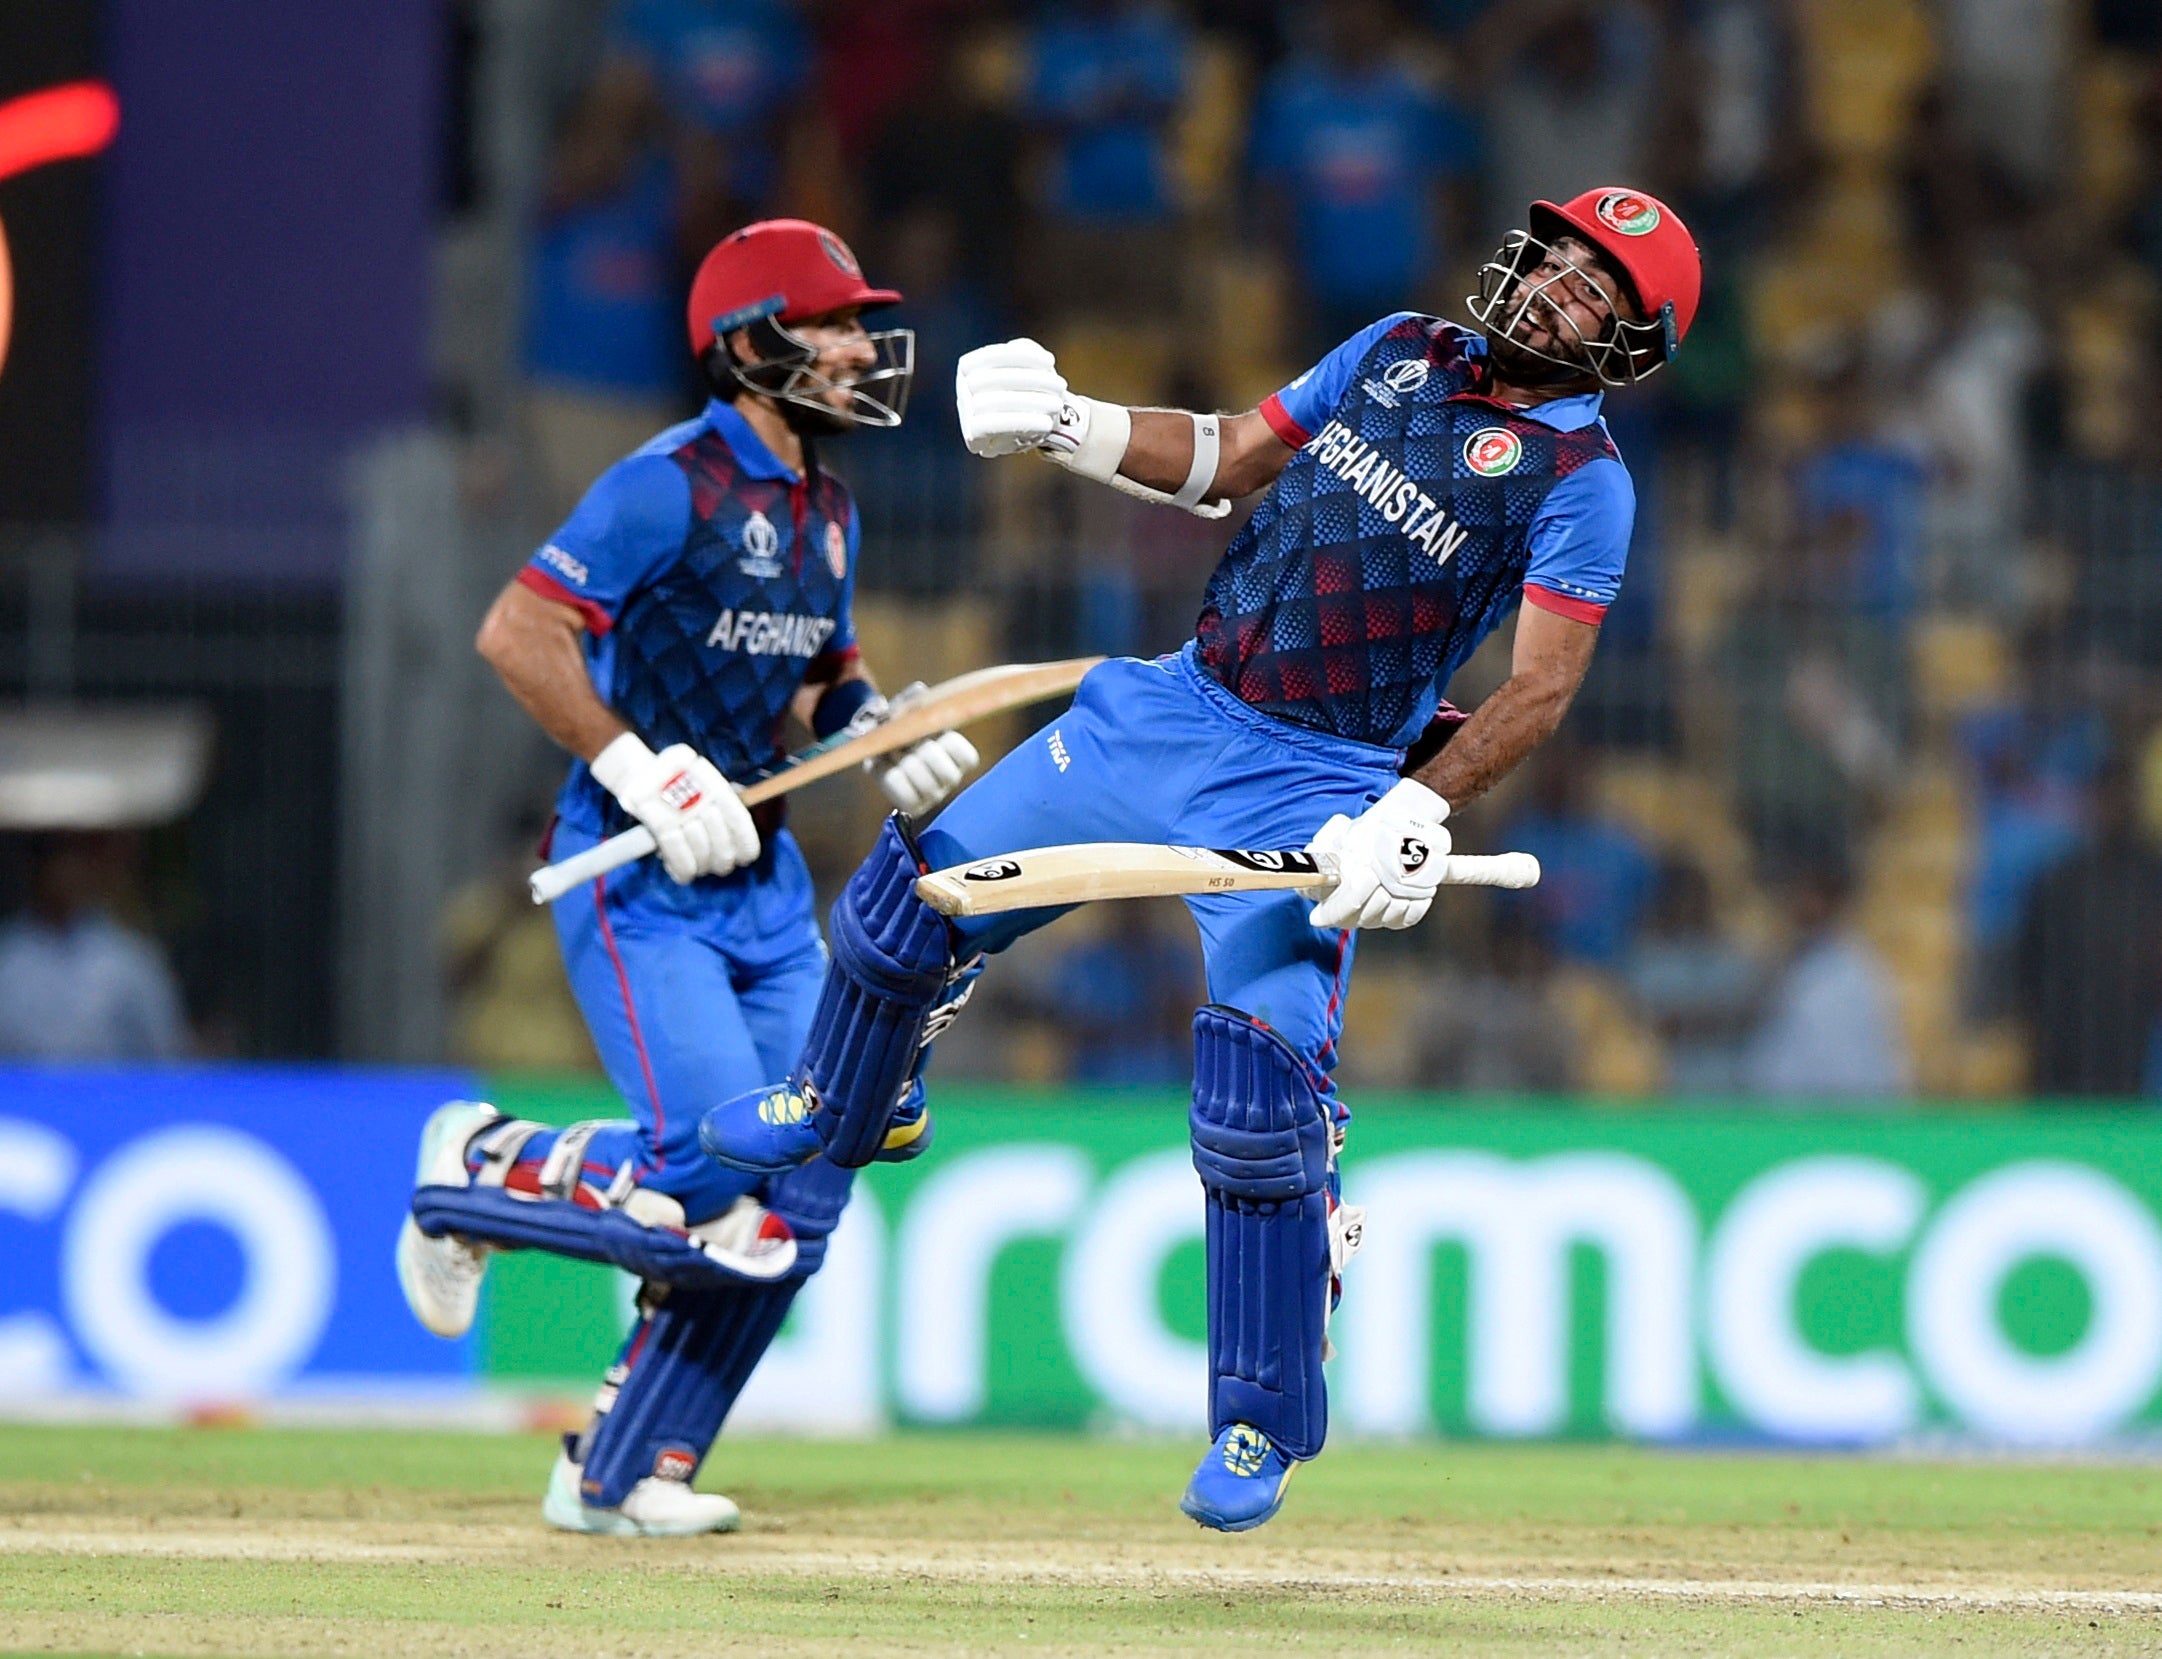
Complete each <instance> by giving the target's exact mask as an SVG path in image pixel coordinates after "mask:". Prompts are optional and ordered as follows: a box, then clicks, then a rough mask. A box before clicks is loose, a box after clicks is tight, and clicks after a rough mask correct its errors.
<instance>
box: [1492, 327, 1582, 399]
mask: <svg viewBox="0 0 2162 1659" xmlns="http://www.w3.org/2000/svg"><path fill="white" fill-rule="evenodd" d="M1486 350H1487V357H1488V359H1489V360H1490V361H1491V362H1492V363H1493V365H1494V371H1495V372H1496V373H1497V374H1499V375H1500V376H1501V378H1502V379H1504V380H1506V381H1507V382H1508V383H1509V384H1510V385H1512V386H1522V387H1524V388H1525V389H1526V390H1527V391H1542V392H1547V391H1560V390H1564V389H1567V388H1573V387H1576V386H1579V385H1583V386H1596V385H1598V384H1599V377H1598V376H1597V375H1596V374H1594V373H1593V372H1592V370H1591V366H1590V365H1589V364H1588V363H1581V362H1578V363H1565V362H1562V361H1560V360H1558V359H1556V358H1553V357H1547V356H1543V355H1541V354H1540V353H1538V352H1535V351H1533V350H1532V349H1531V348H1530V347H1529V346H1526V345H1522V344H1520V343H1519V342H1518V341H1516V340H1513V339H1511V338H1510V337H1509V336H1508V335H1506V334H1501V333H1497V332H1495V331H1494V330H1491V329H1490V330H1488V331H1487V334H1486Z"/></svg>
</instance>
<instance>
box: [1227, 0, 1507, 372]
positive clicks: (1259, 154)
mask: <svg viewBox="0 0 2162 1659" xmlns="http://www.w3.org/2000/svg"><path fill="white" fill-rule="evenodd" d="M1323 16H1324V20H1325V32H1324V49H1323V50H1322V51H1320V52H1318V53H1317V52H1307V53H1301V54H1299V55H1298V56H1295V57H1293V58H1291V59H1290V60H1288V61H1287V62H1285V63H1284V64H1283V65H1282V66H1281V67H1280V68H1279V69H1278V70H1277V71H1276V73H1275V74H1274V75H1272V76H1270V78H1269V80H1268V82H1267V83H1266V84H1265V85H1264V86H1263V88H1262V90H1261V96H1260V98H1259V101H1258V103H1257V105H1256V108H1255V111H1254V123H1253V137H1252V141H1251V148H1250V156H1249V162H1250V166H1251V168H1252V172H1253V175H1254V179H1255V182H1256V183H1257V184H1258V185H1259V186H1260V188H1261V190H1262V192H1263V194H1264V197H1265V199H1266V202H1267V205H1268V207H1269V209H1270V212H1269V218H1270V220H1271V229H1272V230H1273V231H1275V232H1276V234H1277V235H1278V237H1279V239H1280V240H1281V241H1282V242H1283V243H1284V244H1285V249H1284V251H1285V254H1286V257H1287V260H1288V262H1289V264H1290V265H1291V268H1292V269H1293V270H1294V271H1295V272H1296V273H1297V275H1298V278H1299V283H1300V287H1301V288H1302V290H1303V294H1302V298H1303V299H1304V301H1305V304H1304V307H1303V311H1304V317H1305V321H1306V323H1307V325H1308V327H1309V328H1310V330H1311V331H1312V335H1313V339H1314V341H1315V342H1317V343H1318V344H1317V348H1316V349H1326V347H1327V346H1329V345H1332V344H1334V343H1335V342H1336V341H1338V340H1341V339H1343V338H1345V337H1346V336H1348V335H1351V334H1354V333H1356V332H1358V330H1359V329H1360V328H1362V327H1364V326H1365V325H1366V324H1367V323H1369V322H1371V321H1373V320H1374V318H1376V317H1378V316H1383V315H1386V314H1387V313H1389V312H1391V311H1394V310H1398V309H1400V308H1402V307H1404V306H1407V305H1410V304H1413V303H1414V302H1415V301H1416V299H1417V298H1418V297H1419V290H1420V289H1421V288H1422V287H1423V286H1424V285H1425V284H1426V283H1427V282H1429V281H1430V280H1431V279H1432V278H1434V277H1435V276H1437V275H1438V274H1439V267H1440V266H1441V265H1442V263H1443V262H1444V261H1445V260H1446V259H1447V257H1448V254H1449V249H1450V245H1451V243H1452V242H1453V240H1454V233H1455V231H1456V230H1457V229H1458V227H1459V226H1460V225H1461V224H1462V223H1463V217H1464V207H1465V199H1464V198H1465V190H1466V185H1467V181H1468V180H1469V178H1470V175H1471V173H1472V170H1473V168H1474V167H1475V166H1476V164H1477V161H1478V141H1477V135H1476V133H1475V132H1474V130H1473V128H1472V126H1471V123H1470V122H1469V121H1468V120H1467V119H1466V118H1465V117H1464V115H1463V114H1462V113H1460V112H1459V111H1458V110H1457V109H1456V108H1455V107H1454V106H1453V105H1452V104H1450V103H1449V102H1448V101H1447V100H1446V99H1444V98H1442V97H1441V96H1440V95H1439V94H1437V93H1436V92H1435V91H1434V90H1433V89H1432V88H1431V87H1430V86H1428V85H1427V84H1426V83H1425V82H1424V81H1423V80H1422V79H1421V78H1420V77H1419V76H1418V75H1417V74H1416V73H1414V72H1413V71H1412V70H1411V69H1410V68H1409V67H1407V66H1406V65H1405V64H1403V63H1402V62H1400V61H1399V60H1398V59H1397V57H1396V56H1395V54H1394V53H1393V52H1392V50H1391V46H1392V43H1393V41H1394V39H1395V36H1396V32H1397V31H1396V20H1395V18H1394V16H1393V14H1392V11H1391V8H1390V6H1389V4H1388V0H1337V3H1336V4H1334V5H1331V6H1330V7H1329V8H1328V9H1327V10H1326V11H1325V12H1324V14H1323Z"/></svg>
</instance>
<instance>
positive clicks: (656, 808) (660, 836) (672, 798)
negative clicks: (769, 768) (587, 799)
mask: <svg viewBox="0 0 2162 1659" xmlns="http://www.w3.org/2000/svg"><path fill="white" fill-rule="evenodd" d="M591 770H592V773H593V776H594V778H595V779H596V780H598V781H599V783H600V785H601V787H602V788H603V789H605V790H607V791H608V793H609V794H611V795H613V796H614V797H615V798H616V799H617V800H618V801H620V802H622V803H623V810H624V811H625V812H627V813H629V814H630V815H631V816H632V817H633V818H635V819H637V820H638V821H639V822H640V823H641V824H643V825H645V826H646V828H647V829H649V830H651V831H652V832H653V839H654V840H655V841H656V842H657V843H659V852H660V859H661V863H662V864H663V865H664V866H665V867H666V869H667V871H668V873H669V874H670V875H671V876H673V877H674V878H675V879H676V880H677V881H696V880H697V879H698V878H699V877H700V876H725V875H726V874H728V872H729V871H731V870H734V869H739V868H741V867H742V866H743V865H746V864H749V863H752V862H753V861H754V860H756V859H757V857H758V826H757V825H756V824H754V823H752V822H751V813H750V809H749V808H748V807H746V806H745V805H744V804H743V801H742V799H741V797H739V796H738V795H737V794H736V787H735V785H734V784H732V783H730V782H729V781H728V780H727V779H726V778H724V777H722V776H721V774H720V772H719V770H718V769H717V768H716V767H715V766H714V764H713V762H711V761H710V760H707V759H706V758H705V756H703V755H701V754H700V753H699V752H698V751H697V750H696V749H693V748H692V747H691V746H690V745H689V744H688V743H671V744H670V745H669V746H668V747H667V748H665V749H663V750H662V751H661V752H660V753H659V754H655V753H654V752H653V751H652V750H651V749H649V748H647V747H646V745H645V743H644V741H643V740H642V739H641V738H640V737H639V736H638V734H637V733H635V732H625V733H624V734H623V735H622V736H621V737H619V738H617V739H616V740H615V741H614V742H612V743H610V744H609V745H608V747H607V748H605V749H603V750H602V751H601V752H600V753H599V754H597V755H595V756H594V757H593V760H592V764H591Z"/></svg>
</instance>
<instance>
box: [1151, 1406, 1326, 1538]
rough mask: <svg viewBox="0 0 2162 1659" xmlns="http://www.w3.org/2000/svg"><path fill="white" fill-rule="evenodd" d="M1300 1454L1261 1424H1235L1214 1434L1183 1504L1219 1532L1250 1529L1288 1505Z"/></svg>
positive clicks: (1190, 1483) (1192, 1514) (1182, 1500)
mask: <svg viewBox="0 0 2162 1659" xmlns="http://www.w3.org/2000/svg"><path fill="white" fill-rule="evenodd" d="M1298 1466H1299V1465H1298V1460H1297V1459H1296V1458H1291V1457H1286V1456H1285V1455H1284V1454H1283V1453H1282V1452H1281V1451H1279V1450H1278V1449H1277V1446H1276V1442H1275V1441H1273V1440H1271V1439H1270V1438H1269V1437H1268V1436H1267V1435H1265V1434H1263V1433H1262V1432H1261V1431H1260V1430H1259V1429H1257V1428H1250V1427H1248V1426H1247V1425H1246V1424H1244V1423H1233V1424H1232V1425H1231V1426H1230V1427H1229V1428H1227V1429H1225V1430H1224V1432H1223V1433H1221V1434H1219V1435H1218V1436H1217V1437H1216V1444H1215V1445H1213V1446H1211V1447H1210V1448H1209V1450H1208V1455H1207V1456H1205V1457H1203V1458H1202V1460H1201V1467H1200V1468H1198V1469H1196V1470H1195V1471H1194V1478H1193V1479H1192V1480H1190V1481H1188V1482H1187V1483H1186V1496H1185V1497H1183V1498H1181V1499H1179V1508H1181V1509H1182V1510H1184V1511H1185V1512H1186V1513H1187V1514H1188V1515H1190V1516H1192V1517H1193V1518H1194V1519H1195V1520H1197V1521H1199V1522H1200V1523H1201V1524H1202V1525H1203V1526H1205V1527H1213V1528H1215V1529H1216V1530H1217V1531H1218V1532H1251V1531H1252V1530H1253V1529H1254V1528H1255V1527H1257V1526H1259V1525H1261V1523H1262V1522H1263V1521H1266V1520H1267V1519H1268V1518H1269V1517H1270V1516H1271V1515H1274V1514H1275V1513H1276V1512H1277V1511H1278V1510H1279V1509H1281V1508H1283V1506H1284V1488H1285V1487H1287V1486H1289V1485H1290V1484H1291V1476H1292V1473H1293V1471H1295V1470H1296V1469H1297V1468H1298Z"/></svg>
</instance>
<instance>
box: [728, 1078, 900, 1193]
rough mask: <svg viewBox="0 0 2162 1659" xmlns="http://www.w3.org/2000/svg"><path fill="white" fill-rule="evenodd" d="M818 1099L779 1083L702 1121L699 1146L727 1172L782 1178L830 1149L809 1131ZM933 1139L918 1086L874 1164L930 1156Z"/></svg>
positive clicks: (794, 1086) (890, 1127)
mask: <svg viewBox="0 0 2162 1659" xmlns="http://www.w3.org/2000/svg"><path fill="white" fill-rule="evenodd" d="M816 1098H817V1097H816V1096H815V1095H813V1094H812V1093H811V1092H810V1091H809V1090H808V1089H806V1088H804V1087H803V1086H802V1085H800V1084H797V1083H776V1084H774V1085H772V1086H771V1087H769V1088H763V1089H752V1090H751V1091H750V1092H749V1093H747V1094H739V1095H737V1096H736V1097H735V1099H733V1100H724V1101H722V1102H721V1103H720V1105H718V1106H716V1107H714V1108H713V1109H712V1110H711V1111H709V1112H708V1113H706V1115H705V1116H704V1117H702V1118H700V1119H699V1120H698V1144H699V1147H700V1148H701V1149H702V1150H703V1151H704V1152H705V1154H706V1156H707V1157H709V1158H711V1159H712V1160H713V1161H714V1162H715V1163H717V1164H719V1165H720V1166H721V1167H722V1168H723V1169H735V1170H741V1171H743V1172H744V1173H745V1174H748V1175H779V1174H782V1173H783V1172H785V1171H787V1170H791V1169H795V1168H797V1167H799V1166H800V1165H803V1164H807V1163H809V1162H810V1161H811V1160H812V1159H813V1158H816V1157H818V1156H819V1155H820V1154H821V1153H823V1152H824V1151H825V1150H826V1143H825V1141H824V1140H823V1139H821V1138H820V1136H819V1133H818V1131H817V1130H816V1129H814V1128H813V1127H812V1126H811V1113H812V1112H813V1111H814V1110H816V1106H815V1104H814V1103H815V1100H816ZM931 1139H932V1130H931V1108H930V1106H929V1105H928V1104H927V1103H926V1102H925V1100H924V1098H923V1085H922V1084H921V1083H920V1082H919V1083H916V1084H912V1085H911V1086H910V1088H909V1091H908V1093H907V1094H906V1095H905V1096H904V1097H903V1098H902V1101H901V1104H900V1105H899V1106H897V1107H895V1108H894V1112H893V1116H892V1118H891V1119H890V1120H888V1122H887V1124H886V1135H885V1139H884V1140H882V1141H881V1142H880V1143H879V1147H878V1150H877V1151H876V1152H874V1153H872V1154H871V1161H872V1162H873V1163H878V1164H905V1163H907V1162H908V1161H909V1159H911V1158H920V1157H922V1156H923V1154H924V1153H926V1152H928V1151H930V1150H931Z"/></svg>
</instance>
